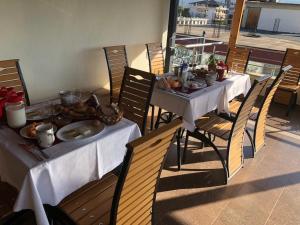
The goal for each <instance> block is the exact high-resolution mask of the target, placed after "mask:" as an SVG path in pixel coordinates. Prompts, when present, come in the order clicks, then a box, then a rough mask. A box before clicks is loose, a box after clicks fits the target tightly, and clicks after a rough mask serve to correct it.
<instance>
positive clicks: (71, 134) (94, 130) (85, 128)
mask: <svg viewBox="0 0 300 225" xmlns="http://www.w3.org/2000/svg"><path fill="white" fill-rule="evenodd" d="M97 123H99V125H96V124H97ZM104 127H105V126H104V124H103V123H101V122H100V121H98V120H85V121H79V122H75V123H71V124H68V125H66V126H64V127H62V128H60V129H59V130H58V131H57V133H56V137H57V138H58V139H59V140H61V141H73V140H81V139H85V138H90V137H93V136H95V135H97V134H99V133H100V132H101V131H102V130H103V129H104Z"/></svg>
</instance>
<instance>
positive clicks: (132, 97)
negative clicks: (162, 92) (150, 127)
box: [119, 67, 155, 135]
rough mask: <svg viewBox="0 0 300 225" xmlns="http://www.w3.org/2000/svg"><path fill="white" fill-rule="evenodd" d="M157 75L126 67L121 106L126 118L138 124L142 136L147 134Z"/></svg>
mask: <svg viewBox="0 0 300 225" xmlns="http://www.w3.org/2000/svg"><path fill="white" fill-rule="evenodd" d="M154 83H155V75H154V74H151V73H148V72H145V71H141V70H137V69H132V68H129V67H125V73H124V77H123V82H122V87H121V91H120V97H119V106H120V108H121V109H122V110H123V111H124V117H125V118H127V119H129V120H131V121H134V122H135V123H137V124H138V126H139V128H140V130H141V133H142V135H144V134H145V130H146V123H147V116H148V110H149V105H150V101H151V96H152V92H153V87H154Z"/></svg>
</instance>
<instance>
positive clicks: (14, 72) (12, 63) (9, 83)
mask: <svg viewBox="0 0 300 225" xmlns="http://www.w3.org/2000/svg"><path fill="white" fill-rule="evenodd" d="M0 87H13V88H14V90H16V91H23V92H24V97H25V100H26V104H27V105H30V101H29V97H28V92H27V89H26V85H25V82H24V79H23V75H22V71H21V68H20V64H19V60H18V59H10V60H4V61H0Z"/></svg>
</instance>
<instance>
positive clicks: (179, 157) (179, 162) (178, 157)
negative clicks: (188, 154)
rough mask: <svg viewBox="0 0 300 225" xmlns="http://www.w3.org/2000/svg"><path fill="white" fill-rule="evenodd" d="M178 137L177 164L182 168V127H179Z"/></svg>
mask: <svg viewBox="0 0 300 225" xmlns="http://www.w3.org/2000/svg"><path fill="white" fill-rule="evenodd" d="M176 139H177V166H178V170H180V169H181V148H180V139H181V128H179V129H178V131H177V134H176Z"/></svg>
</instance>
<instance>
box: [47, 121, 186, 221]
mask: <svg viewBox="0 0 300 225" xmlns="http://www.w3.org/2000/svg"><path fill="white" fill-rule="evenodd" d="M181 124H182V122H181V120H180V119H176V120H174V121H172V122H171V123H169V124H167V125H166V126H163V127H161V128H159V129H158V130H155V131H153V132H151V133H150V134H148V135H146V136H144V137H141V138H138V139H136V140H135V141H133V142H131V143H129V144H127V153H126V156H125V158H124V165H123V167H122V171H121V174H120V177H119V178H117V177H116V176H115V175H114V174H112V173H110V174H108V175H106V176H105V177H104V178H102V179H101V180H98V181H94V182H91V183H89V184H87V185H85V186H84V187H82V188H80V189H79V190H77V191H76V192H74V193H72V194H71V195H70V196H68V197H67V198H65V199H64V200H63V201H62V202H61V203H60V204H59V207H51V206H47V207H46V208H47V212H48V215H49V217H50V218H51V219H52V220H54V221H55V220H58V221H59V222H60V223H59V224H69V225H71V224H79V225H86V224H88V225H90V224H95V225H99V224H101V225H107V224H110V225H127V224H153V205H154V202H155V198H156V191H157V186H158V181H159V177H160V173H161V170H162V167H163V164H164V161H165V158H166V155H167V151H168V149H169V146H170V144H171V142H172V140H173V138H174V135H175V133H176V130H177V129H179V128H180V127H181ZM66 215H67V216H66ZM61 221H63V222H61Z"/></svg>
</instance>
